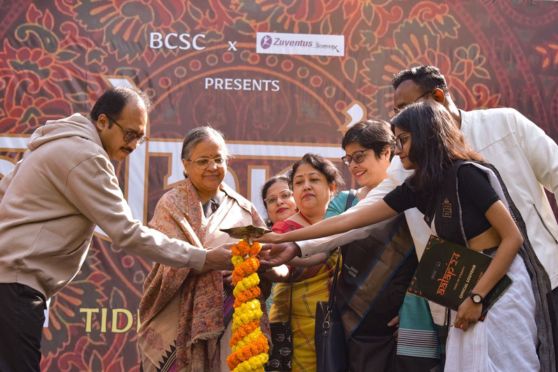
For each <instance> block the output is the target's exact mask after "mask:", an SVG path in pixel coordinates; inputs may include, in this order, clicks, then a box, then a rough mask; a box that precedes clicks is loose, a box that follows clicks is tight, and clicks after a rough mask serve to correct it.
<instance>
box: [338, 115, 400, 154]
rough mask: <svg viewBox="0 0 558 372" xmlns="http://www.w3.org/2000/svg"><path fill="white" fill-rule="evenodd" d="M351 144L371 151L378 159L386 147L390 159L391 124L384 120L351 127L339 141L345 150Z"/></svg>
mask: <svg viewBox="0 0 558 372" xmlns="http://www.w3.org/2000/svg"><path fill="white" fill-rule="evenodd" d="M351 143H358V144H359V145H361V146H362V147H364V148H365V149H371V150H372V151H374V155H376V159H379V158H380V156H381V155H382V153H383V152H384V150H385V149H386V147H389V149H390V158H391V157H393V150H394V147H395V135H394V134H393V132H392V130H391V124H389V123H388V122H387V121H384V120H364V121H359V122H358V123H356V124H354V125H352V126H351V127H350V128H349V130H348V131H347V132H345V135H344V136H343V140H342V141H341V147H342V148H343V149H345V148H346V147H347V146H349V145H350V144H351Z"/></svg>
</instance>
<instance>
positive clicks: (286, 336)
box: [265, 284, 293, 372]
mask: <svg viewBox="0 0 558 372" xmlns="http://www.w3.org/2000/svg"><path fill="white" fill-rule="evenodd" d="M292 301H293V287H292V284H291V288H290V298H289V320H288V321H286V322H272V323H269V329H270V332H271V349H270V350H269V360H268V362H267V364H266V365H265V370H266V371H274V372H276V371H277V372H290V371H291V360H292V357H293V335H292V329H291V312H292Z"/></svg>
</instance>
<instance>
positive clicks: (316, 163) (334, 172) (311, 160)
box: [289, 153, 345, 189]
mask: <svg viewBox="0 0 558 372" xmlns="http://www.w3.org/2000/svg"><path fill="white" fill-rule="evenodd" d="M302 164H308V165H310V166H311V167H312V168H314V169H315V170H317V171H318V172H320V173H321V174H323V175H324V176H325V178H326V180H327V183H328V184H330V185H331V184H333V183H335V184H336V185H337V187H341V186H343V185H344V184H345V182H343V177H341V172H339V169H337V167H336V166H335V165H334V164H333V163H332V162H331V161H330V160H328V159H326V158H324V157H322V156H320V155H318V154H310V153H308V154H304V156H303V157H302V159H300V160H298V161H297V162H296V163H294V164H293V166H292V168H291V172H290V174H289V186H290V187H291V189H292V188H293V179H294V177H295V175H296V171H297V169H298V167H300V166H301V165H302Z"/></svg>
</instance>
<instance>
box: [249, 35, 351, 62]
mask: <svg viewBox="0 0 558 372" xmlns="http://www.w3.org/2000/svg"><path fill="white" fill-rule="evenodd" d="M256 52H257V53H262V54H294V55H307V56H333V57H343V56H344V55H345V37H344V36H343V35H318V34H286V33H276V32H272V33H270V32H265V33H263V32H258V33H257V34H256Z"/></svg>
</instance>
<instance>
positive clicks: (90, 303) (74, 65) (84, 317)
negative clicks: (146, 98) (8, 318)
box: [0, 0, 558, 371]
mask: <svg viewBox="0 0 558 372" xmlns="http://www.w3.org/2000/svg"><path fill="white" fill-rule="evenodd" d="M0 17H1V22H0V40H1V45H0V151H1V153H0V173H1V174H5V173H6V172H7V171H9V169H11V167H12V166H13V163H14V162H15V161H17V160H18V159H19V158H20V156H21V153H22V151H23V149H24V147H25V142H26V139H27V137H28V136H29V134H30V133H31V132H32V131H33V130H34V129H35V128H37V127H38V126H40V125H41V124H42V123H44V121H45V120H48V119H53V118H58V117H62V116H66V115H69V114H70V113H72V112H76V111H77V112H87V111H88V110H89V109H90V107H91V105H92V103H93V102H94V101H95V99H96V98H97V97H98V96H99V95H100V94H101V93H102V92H103V91H104V90H105V89H106V88H108V87H110V86H111V85H114V84H116V85H122V84H124V85H134V86H137V87H139V88H141V89H143V90H145V91H146V92H147V93H148V94H149V95H150V96H151V98H152V100H153V102H154V108H153V111H152V113H151V126H150V133H149V136H150V138H151V140H150V141H149V142H147V144H146V145H143V146H142V147H141V148H140V149H138V151H136V152H135V153H134V154H133V155H132V156H131V158H130V159H129V160H128V161H126V162H123V163H122V164H119V165H118V167H117V169H118V172H119V175H120V180H121V183H122V185H123V189H124V191H125V193H126V195H127V197H128V200H129V202H130V204H131V205H132V208H133V210H134V213H135V214H136V216H137V217H138V218H141V219H143V220H144V221H148V219H149V217H150V216H151V214H152V212H153V208H154V206H155V203H156V201H157V200H158V198H159V197H160V196H161V195H162V193H163V192H164V190H165V189H166V188H167V187H168V186H169V185H170V184H172V183H173V182H176V181H177V180H178V179H180V164H179V161H178V160H179V158H178V154H177V151H178V150H177V149H179V147H180V140H181V138H182V136H183V134H184V133H185V132H186V131H187V130H188V129H190V128H192V127H195V126H198V125H201V124H206V123H210V124H211V125H213V126H214V127H216V128H218V129H220V130H222V131H223V132H224V133H225V135H226V137H227V140H228V142H229V144H230V145H231V151H232V153H233V154H235V159H234V160H233V161H232V164H231V169H230V176H229V178H228V179H227V182H228V183H229V184H231V185H234V187H236V189H237V190H239V191H240V192H241V193H243V194H244V195H247V196H248V197H250V198H252V199H253V200H254V201H256V202H258V203H259V201H258V200H257V199H258V191H259V187H260V185H261V183H262V181H263V180H264V179H265V178H266V177H267V176H270V175H272V174H275V173H277V172H280V171H282V170H284V169H285V168H286V167H287V166H288V165H289V164H290V163H291V161H292V160H293V159H295V158H297V157H299V156H300V155H301V154H302V153H304V152H307V151H312V152H319V153H322V154H324V155H326V156H328V157H332V158H335V159H336V158H337V157H338V155H339V153H340V150H339V148H338V147H339V145H338V144H339V141H340V133H341V131H342V130H343V128H344V127H345V126H346V125H348V124H349V123H350V122H351V121H354V120H356V119H358V118H359V117H361V116H366V117H368V116H371V117H374V116H376V117H383V118H387V117H389V115H390V111H391V101H392V93H393V92H392V89H391V87H390V79H391V76H392V75H393V74H394V73H395V72H397V71H399V70H401V69H403V68H406V67H409V66H412V65H417V64H434V65H437V66H439V67H440V69H441V70H442V72H443V73H444V74H445V75H446V77H447V78H448V82H449V85H450V88H451V93H452V94H453V95H454V97H455V98H456V102H457V104H458V106H459V107H462V108H464V109H472V108H477V107H495V106H512V107H515V108H517V109H518V110H520V111H521V112H523V113H524V114H525V115H526V116H528V117H529V118H531V119H532V120H533V121H534V122H535V123H537V124H538V125H539V126H540V127H541V128H543V129H544V130H545V131H546V132H547V133H548V134H549V135H550V136H551V137H553V138H554V139H558V122H557V121H556V117H558V89H557V87H558V33H557V32H556V25H557V24H558V3H556V2H554V1H534V0H532V1H519V0H514V1H511V0H510V1H491V0H477V1H472V0H465V1H464V0H461V1H457V0H456V1H449V2H446V3H440V2H434V1H413V2H402V1H395V0H383V1H373V0H361V1H357V0H344V1H341V0H335V1H334V0H312V1H301V0H284V1H279V0H245V1H239V0H229V1H215V0H203V1H200V0H196V1H182V0H181V1H155V0H152V1H149V0H112V1H108V0H106V1H102V0H78V1H76V0H53V1H28V0H19V1H10V0H0ZM258 32H259V33H265V32H275V33H291V34H321V35H343V36H344V53H343V54H344V55H343V56H333V57H331V56H315V55H298V54H260V53H257V51H256V34H257V33H258ZM186 34H187V36H185V35H186ZM169 35H170V36H169ZM175 35H176V36H175ZM227 79H229V80H227ZM227 82H229V83H230V84H229V85H227V84H228V83H227ZM337 164H338V165H341V164H340V162H339V161H338V162H337ZM150 265H151V264H150V263H149V262H145V261H143V260H141V259H138V258H136V257H132V256H129V255H126V254H125V253H122V252H118V251H117V250H116V249H113V248H111V245H110V242H109V241H108V240H107V239H105V238H104V237H103V234H102V232H99V234H98V236H97V238H96V239H95V242H94V247H93V249H92V251H91V252H90V255H89V257H88V259H87V261H86V264H85V265H84V267H83V269H82V271H81V272H80V274H79V276H78V277H77V278H76V279H75V280H74V281H73V282H72V284H71V285H69V286H68V287H66V288H65V289H64V290H63V291H62V292H60V293H59V294H57V295H56V296H55V297H54V298H53V299H52V301H51V304H50V313H49V325H48V328H45V331H44V340H43V360H42V367H43V369H44V370H48V371H82V370H91V371H101V370H102V371H123V370H128V371H138V370H139V366H138V358H137V350H136V342H135V341H136V332H135V330H136V328H137V326H138V319H137V316H136V308H137V305H138V301H139V298H140V296H141V291H142V283H143V280H144V278H145V275H146V273H147V272H148V270H149V268H150Z"/></svg>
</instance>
